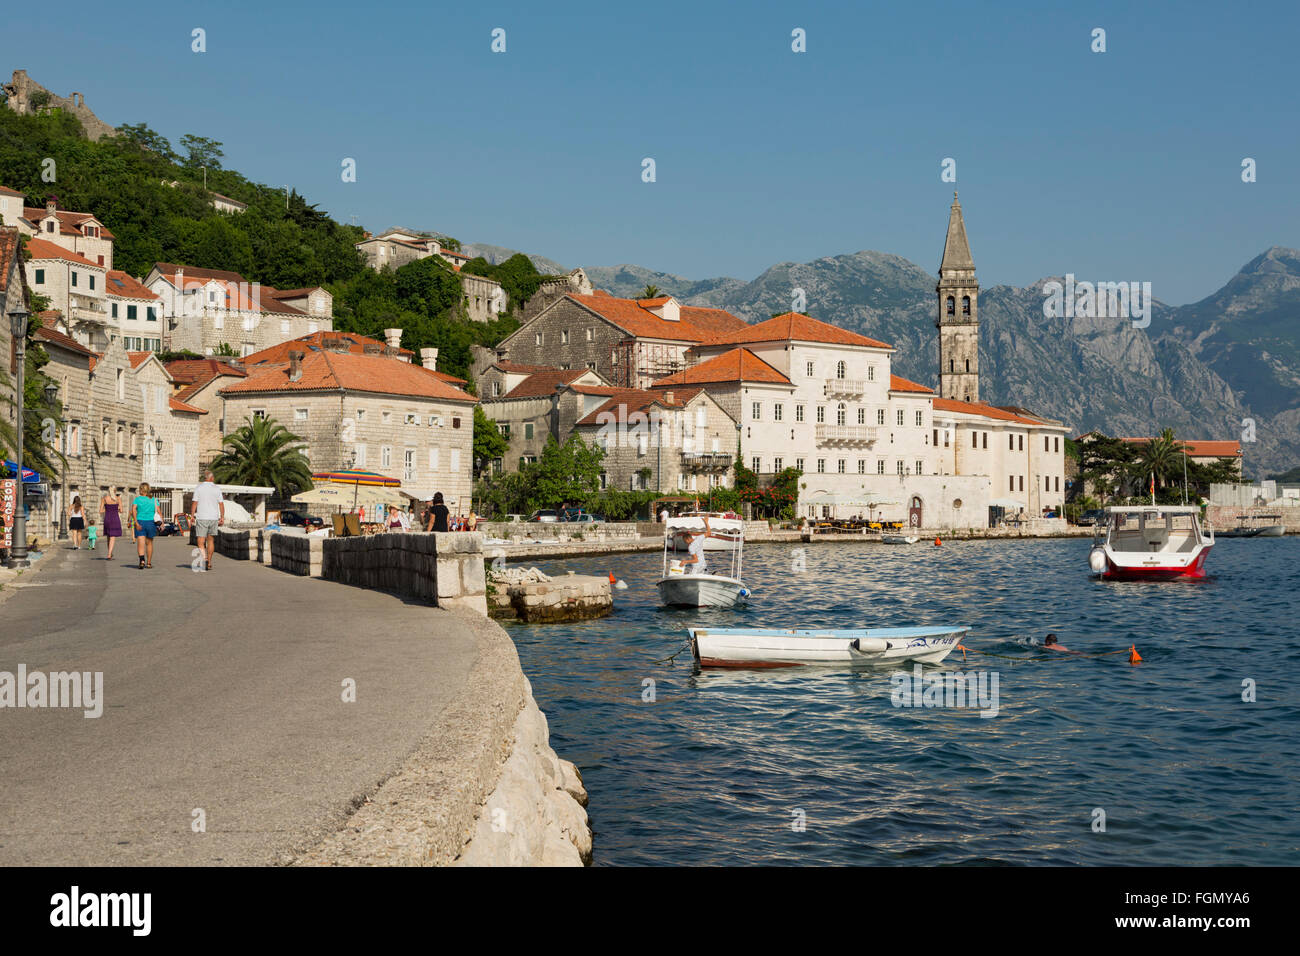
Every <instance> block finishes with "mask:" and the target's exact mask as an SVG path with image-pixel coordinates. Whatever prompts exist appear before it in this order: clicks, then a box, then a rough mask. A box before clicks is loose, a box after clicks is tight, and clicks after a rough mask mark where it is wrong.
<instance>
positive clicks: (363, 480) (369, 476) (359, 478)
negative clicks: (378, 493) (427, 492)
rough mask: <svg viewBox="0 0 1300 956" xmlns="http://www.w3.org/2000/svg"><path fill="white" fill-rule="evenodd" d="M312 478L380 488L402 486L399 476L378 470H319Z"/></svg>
mask: <svg viewBox="0 0 1300 956" xmlns="http://www.w3.org/2000/svg"><path fill="white" fill-rule="evenodd" d="M311 478H312V481H332V482H335V483H336V484H340V485H376V486H378V487H380V488H400V487H401V485H402V482H401V481H400V480H398V479H397V478H387V477H385V476H384V475H381V474H379V473H378V472H376V471H350V470H344V471H317V472H313V473H312V476H311Z"/></svg>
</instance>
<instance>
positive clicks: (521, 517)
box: [506, 515, 528, 522]
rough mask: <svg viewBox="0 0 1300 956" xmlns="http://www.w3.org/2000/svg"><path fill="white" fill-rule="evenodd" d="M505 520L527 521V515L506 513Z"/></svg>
mask: <svg viewBox="0 0 1300 956" xmlns="http://www.w3.org/2000/svg"><path fill="white" fill-rule="evenodd" d="M506 520H507V521H510V522H515V521H527V520H528V515H506Z"/></svg>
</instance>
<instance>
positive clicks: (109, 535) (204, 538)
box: [68, 471, 226, 571]
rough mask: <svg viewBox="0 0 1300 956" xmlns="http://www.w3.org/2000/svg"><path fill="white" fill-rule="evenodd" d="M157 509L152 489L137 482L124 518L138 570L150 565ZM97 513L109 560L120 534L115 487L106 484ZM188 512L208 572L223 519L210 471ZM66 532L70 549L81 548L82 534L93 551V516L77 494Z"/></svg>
mask: <svg viewBox="0 0 1300 956" xmlns="http://www.w3.org/2000/svg"><path fill="white" fill-rule="evenodd" d="M159 511H160V507H159V504H158V499H157V498H155V497H154V496H153V489H152V488H151V487H149V483H148V482H147V481H146V482H141V483H140V486H139V487H138V488H137V489H136V495H135V497H134V498H133V499H132V500H131V507H130V509H129V511H128V513H127V515H126V517H127V521H128V527H129V528H130V529H131V533H132V536H133V537H134V538H135V550H136V557H137V559H138V560H139V562H140V563H139V568H140V570H142V571H143V570H147V569H150V568H152V567H153V541H154V538H156V537H157V536H158V517H159ZM99 514H100V516H101V521H102V524H103V528H104V540H105V544H106V547H107V552H108V553H107V554H106V555H105V558H104V560H106V561H111V560H113V548H114V546H115V545H116V544H117V539H118V538H120V537H122V518H123V513H122V498H121V497H120V496H119V494H118V490H117V487H116V486H110V487H109V489H108V491H107V492H105V493H104V495H103V497H101V498H100V499H99ZM190 514H191V516H192V517H193V519H194V528H195V534H196V536H197V538H198V542H199V547H200V548H202V549H203V554H204V570H205V571H211V570H212V554H213V551H214V550H215V549H216V542H217V528H218V527H219V526H221V525H222V524H224V523H225V520H226V504H225V499H224V498H223V497H222V495H221V489H220V488H218V487H217V485H216V483H215V480H214V476H213V473H212V472H211V471H209V472H207V473H205V474H204V476H203V481H202V482H200V483H199V485H198V486H197V487H196V488H195V489H194V497H193V500H192V502H191V504H190ZM68 534H69V535H70V536H71V538H72V547H73V549H74V550H77V551H79V550H81V539H82V535H83V534H84V535H85V536H86V542H87V544H88V545H89V546H90V550H92V551H93V550H95V545H96V543H97V541H98V537H99V536H98V533H97V526H96V524H95V519H94V518H93V517H91V516H90V515H88V514H87V513H86V508H85V506H84V505H83V504H82V502H81V496H80V495H78V496H76V497H74V498H73V499H72V505H71V506H70V507H69V509H68Z"/></svg>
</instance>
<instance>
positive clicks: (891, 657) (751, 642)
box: [688, 627, 969, 667]
mask: <svg viewBox="0 0 1300 956" xmlns="http://www.w3.org/2000/svg"><path fill="white" fill-rule="evenodd" d="M688 630H689V631H690V635H691V646H692V649H693V652H694V654H695V660H696V661H697V662H698V663H699V665H700V666H701V667H798V666H800V665H805V664H849V665H851V666H854V667H873V666H878V665H881V664H897V663H899V662H902V661H915V662H917V663H921V664H938V663H939V662H940V661H942V660H943V659H944V658H945V657H947V656H948V655H949V654H950V653H952V651H953V649H954V648H956V647H957V646H958V645H959V644H960V643H961V641H962V639H963V638H964V637H965V636H966V634H967V632H968V631H969V628H966V627H873V628H849V629H844V630H836V629H820V628H762V627H693V628H689V629H688Z"/></svg>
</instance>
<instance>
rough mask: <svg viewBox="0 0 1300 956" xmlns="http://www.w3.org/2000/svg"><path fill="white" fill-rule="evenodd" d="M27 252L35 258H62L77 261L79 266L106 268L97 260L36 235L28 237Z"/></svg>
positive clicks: (66, 260)
mask: <svg viewBox="0 0 1300 956" xmlns="http://www.w3.org/2000/svg"><path fill="white" fill-rule="evenodd" d="M27 252H28V254H29V255H30V256H31V257H32V258H33V259H62V260H64V261H65V262H75V263H76V264H77V265H79V266H91V267H92V268H95V269H102V268H104V267H103V266H101V265H99V264H98V263H96V262H91V261H90V260H89V259H87V258H86V257H85V256H83V255H79V254H78V253H75V252H71V251H69V250H67V249H64V248H63V247H62V246H59V245H55V244H54V243H52V242H50V241H49V240H47V239H37V238H35V237H32V238H30V239H28V240H27Z"/></svg>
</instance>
